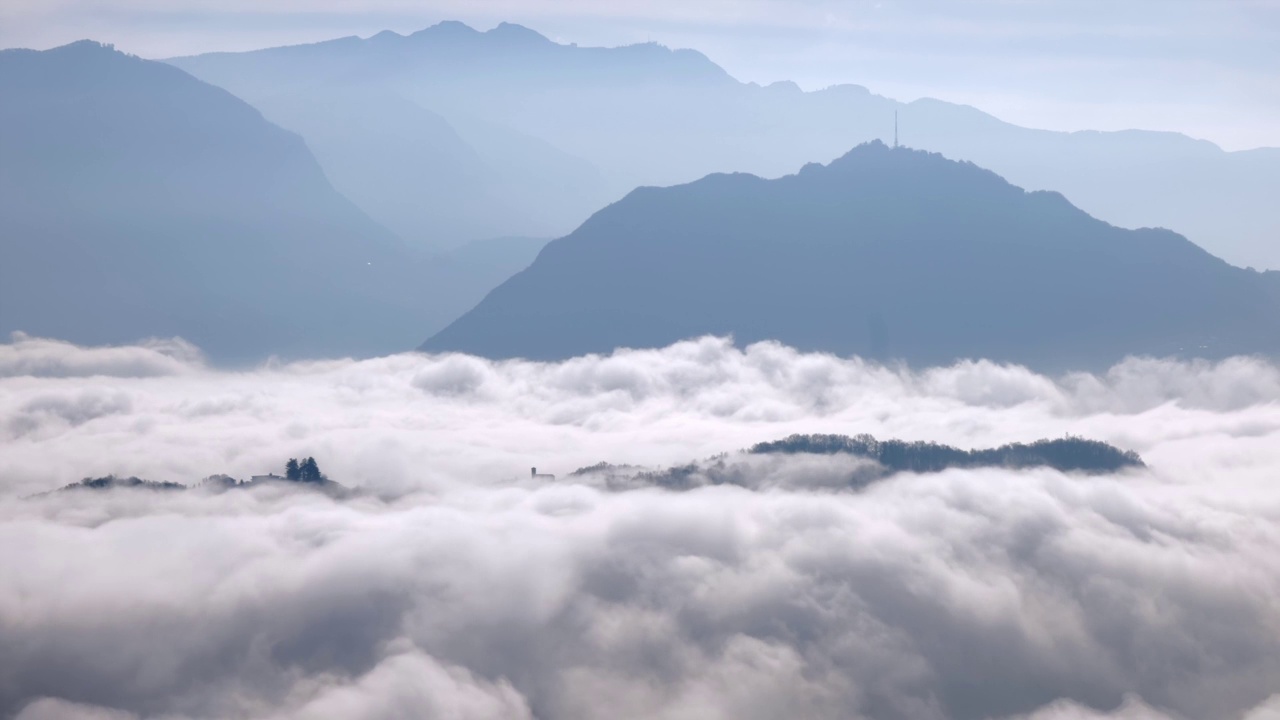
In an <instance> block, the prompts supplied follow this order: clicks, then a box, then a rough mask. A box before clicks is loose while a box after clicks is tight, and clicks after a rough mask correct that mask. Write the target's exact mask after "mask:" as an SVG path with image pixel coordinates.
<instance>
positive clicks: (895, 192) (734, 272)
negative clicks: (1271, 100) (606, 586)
mask: <svg viewBox="0 0 1280 720" xmlns="http://www.w3.org/2000/svg"><path fill="white" fill-rule="evenodd" d="M703 334H720V335H727V334H731V335H733V336H734V338H735V339H736V340H737V341H738V342H739V343H741V344H746V343H751V342H755V341H759V340H778V341H781V342H783V343H786V344H788V345H791V346H794V347H797V348H800V349H803V350H818V351H828V352H833V353H837V354H840V355H851V354H856V355H861V356H864V357H871V358H878V359H881V360H886V361H891V360H905V361H907V362H909V363H911V364H913V365H933V364H941V363H947V362H950V361H953V360H955V359H958V358H989V359H992V360H997V361H1011V362H1018V363H1024V364H1028V365H1030V366H1033V367H1036V368H1040V369H1045V370H1067V369H1080V368H1101V367H1105V366H1107V365H1109V364H1111V363H1114V362H1116V361H1118V360H1120V359H1122V358H1123V357H1124V356H1126V355H1131V354H1150V355H1157V356H1167V355H1175V356H1195V357H1223V356H1227V355H1234V354H1240V353H1272V354H1274V353H1276V352H1277V351H1280V273H1275V272H1268V273H1259V272H1255V271H1252V270H1245V269H1240V268H1236V267H1232V266H1231V265H1228V264H1227V263H1225V262H1223V261H1222V260H1220V259H1218V258H1215V257H1213V256H1212V255H1210V254H1209V253H1207V252H1205V251H1204V250H1202V249H1200V248H1199V247H1197V246H1195V245H1194V244H1192V243H1191V242H1189V241H1188V240H1187V239H1185V238H1183V237H1182V236H1180V235H1177V234H1175V233H1173V232H1170V231H1168V230H1152V229H1143V230H1125V229H1121V228H1117V227H1114V226H1111V225H1108V224H1107V223H1104V222H1101V221H1099V220H1095V219H1094V218H1092V217H1090V216H1089V215H1087V214H1086V213H1084V212H1083V211H1081V210H1079V209H1077V208H1076V207H1074V206H1073V205H1071V204H1070V203H1069V202H1067V200H1066V199H1064V198H1063V197H1062V196H1061V195H1059V194H1058V193H1052V192H1025V191H1023V190H1022V189H1020V188H1018V187H1015V186H1013V185H1011V184H1009V183H1008V182H1006V181H1005V180H1003V179H1002V178H1000V177H999V176H998V175H996V174H995V173H993V172H990V171H987V170H983V169H981V168H979V167H977V166H975V165H973V164H971V163H961V162H955V161H952V160H948V159H946V158H944V157H943V156H941V155H938V154H935V153H927V152H923V151H916V150H908V149H894V148H889V147H887V146H885V145H884V144H882V143H879V142H874V143H870V144H865V145H862V146H859V147H858V148H856V149H854V150H853V151H851V152H849V153H848V154H846V155H845V156H843V157H841V158H840V159H838V160H836V161H834V162H832V163H830V164H829V165H825V166H824V165H818V164H810V165H807V166H805V167H804V168H803V169H802V170H801V171H800V172H799V173H797V174H795V175H789V176H786V177H782V178H779V179H776V180H765V179H761V178H759V177H755V176H752V175H746V174H734V175H712V176H709V177H706V178H703V179H701V180H699V181H697V182H694V183H690V184H687V185H682V186H677V187H670V188H640V189H638V190H636V191H634V192H632V193H631V194H630V195H628V196H627V197H626V198H624V199H623V200H621V201H620V202H617V203H615V204H613V205H611V206H609V207H607V208H605V209H604V210H601V211H600V212H598V213H597V214H595V215H594V216H592V217H591V219H589V220H588V221H587V222H586V223H584V224H583V225H582V226H581V227H580V228H579V229H578V230H576V231H575V232H573V233H572V234H570V235H568V236H567V237H564V238H562V239H559V240H555V241H553V242H551V243H550V244H549V245H547V247H546V248H544V249H543V251H542V252H541V254H540V255H539V256H538V258H537V260H536V261H535V262H534V263H533V264H532V265H531V266H530V267H529V268H528V269H526V270H524V271H523V272H521V273H519V274H517V275H515V276H514V277H512V278H511V279H510V280H508V281H507V282H505V283H503V284H502V285H501V286H499V287H498V288H496V289H495V290H493V292H491V293H490V294H489V295H488V296H487V297H486V298H485V299H484V301H483V302H481V303H480V304H479V305H478V306H477V307H476V308H475V309H473V310H471V311H470V312H468V313H467V314H466V315H464V316H463V317H462V318H460V319H459V320H457V321H456V322H454V323H453V324H452V325H450V326H449V327H448V328H446V329H445V330H443V331H441V332H440V333H438V334H436V335H435V336H434V337H432V338H431V339H430V340H428V341H427V343H426V344H424V345H423V349H424V350H428V351H434V352H439V351H459V352H466V353H472V354H477V355H484V356H488V357H495V358H502V357H526V358H537V359H558V358H567V357H570V356H575V355H581V354H584V353H607V352H610V351H612V350H613V349H614V348H617V347H660V346H665V345H667V344H669V343H672V342H675V341H677V340H681V339H684V338H688V337H691V336H697V335H703Z"/></svg>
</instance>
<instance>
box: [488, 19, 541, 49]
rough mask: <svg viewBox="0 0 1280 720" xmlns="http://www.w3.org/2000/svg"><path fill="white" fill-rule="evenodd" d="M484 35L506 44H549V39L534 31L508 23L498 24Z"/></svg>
mask: <svg viewBox="0 0 1280 720" xmlns="http://www.w3.org/2000/svg"><path fill="white" fill-rule="evenodd" d="M485 35H492V36H493V37H495V38H500V39H502V40H504V41H507V42H519V43H524V44H534V43H538V44H541V43H550V42H551V40H550V39H548V38H547V37H546V36H545V35H543V34H541V33H539V32H537V31H536V30H530V29H529V28H527V27H525V26H523V25H517V24H515V23H509V22H501V23H498V25H497V27H495V28H493V29H492V30H490V31H488V32H486V33H485Z"/></svg>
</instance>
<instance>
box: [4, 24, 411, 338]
mask: <svg viewBox="0 0 1280 720" xmlns="http://www.w3.org/2000/svg"><path fill="white" fill-rule="evenodd" d="M0 96H2V97H4V98H5V102H4V103H0V333H5V334H7V333H8V332H10V331H14V330H21V331H25V332H28V333H33V334H38V335H49V336H55V337H59V338H64V339H68V340H72V341H76V342H84V343H113V342H128V341H134V340H137V339H139V338H143V337H148V336H171V335H180V336H183V337H185V338H187V339H188V340H190V341H192V342H195V343H196V344H198V345H199V346H201V347H202V348H203V349H205V351H206V352H208V353H209V354H210V355H211V356H212V357H213V358H214V359H215V360H226V361H238V360H251V359H257V358H261V357H264V356H266V355H268V354H280V355H285V356H303V355H306V356H316V355H347V354H356V355H364V354H374V353H384V352H390V351H394V350H399V349H403V348H404V347H406V346H411V345H412V344H413V342H414V341H415V340H420V336H419V337H418V338H416V339H412V338H413V335H414V334H415V333H420V332H421V330H420V326H421V323H423V322H429V321H430V314H429V312H427V309H426V308H424V305H425V303H424V300H423V297H424V296H423V291H422V288H421V287H419V285H420V284H419V283H418V281H417V275H416V273H415V266H416V264H417V262H418V261H417V260H416V259H415V258H414V256H413V255H411V254H410V253H409V252H408V251H407V250H406V249H405V247H404V246H403V244H402V243H401V242H400V241H399V239H398V238H396V237H395V236H394V235H392V234H391V233H390V232H388V231H387V230H386V229H384V228H383V227H381V226H379V225H378V224H376V223H375V222H373V221H372V220H370V219H369V218H368V216H366V215H365V214H364V213H362V212H361V211H360V210H358V209H357V208H356V207H355V206H354V205H352V204H351V203H350V202H349V201H347V200H346V199H345V198H344V197H342V196H341V195H340V194H338V193H337V192H336V191H335V190H334V189H333V188H332V187H331V186H330V185H329V183H328V181H327V180H326V179H325V176H324V174H323V172H322V171H321V170H320V167H319V166H318V165H317V164H316V162H315V160H314V158H312V156H311V155H310V153H309V152H308V150H307V147H306V145H305V144H304V143H303V142H302V140H301V139H300V138H298V137H297V136H296V135H293V134H291V133H289V132H286V131H284V130H282V129H280V128H278V127H276V126H274V125H272V124H270V123H268V122H267V121H266V120H264V119H263V118H262V116H261V115H260V114H259V113H258V112H257V111H256V110H254V109H253V108H252V107H250V106H248V105H247V104H245V103H244V102H242V101H240V100H238V99H237V98H235V97H233V96H232V95H230V94H228V93H227V92H226V91H225V90H222V89H220V88H216V87H213V86H211V85H208V84H206V83H203V82H201V81H199V80H197V79H195V78H193V77H191V76H190V75H187V74H186V73H184V72H182V71H181V70H179V69H177V68H174V67H171V66H169V65H165V64H163V63H157V62H150V61H146V60H141V59H139V58H136V57H131V56H127V55H124V54H121V53H118V52H115V51H114V50H112V49H110V48H109V47H106V46H102V45H99V44H97V43H92V42H88V41H84V42H80V43H75V44H73V45H69V46H65V47H62V48H57V49H54V50H48V51H44V52H36V51H29V50H8V51H4V52H0Z"/></svg>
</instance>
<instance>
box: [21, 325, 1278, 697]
mask: <svg viewBox="0 0 1280 720" xmlns="http://www.w3.org/2000/svg"><path fill="white" fill-rule="evenodd" d="M148 353H158V355H159V356H160V357H161V358H163V360H162V361H157V362H160V364H159V365H156V366H155V367H157V368H162V369H163V371H154V372H152V371H142V370H140V369H139V368H140V367H152V366H150V365H147V364H146V363H143V365H141V366H140V365H138V364H137V362H135V361H133V360H130V361H127V362H125V361H117V360H111V358H119V357H123V358H148V357H152V355H149V354H148ZM0 357H4V358H6V360H5V362H6V363H7V364H6V365H5V367H8V368H17V370H11V371H9V372H7V373H6V376H5V377H3V378H0V443H2V444H3V447H4V452H3V453H0V483H3V484H2V485H0V552H2V553H3V554H4V557H3V567H4V572H3V573H0V647H2V648H4V652H3V653H0V713H3V714H10V713H19V712H20V713H21V715H20V717H22V718H23V719H24V720H35V719H40V718H62V717H84V718H110V719H112V720H114V719H115V718H272V719H274V718H318V717H372V718H399V717H424V716H429V717H440V718H498V717H502V718H520V717H528V718H595V717H636V718H639V717H645V718H651V717H652V718H776V717H788V716H789V717H813V718H828V717H829V718H923V719H926V720H927V719H930V718H938V719H942V718H973V719H979V718H1018V719H1028V720H1086V719H1087V720H1102V719H1106V720H1180V719H1183V718H1222V719H1223V720H1265V719H1266V718H1269V717H1272V716H1274V715H1275V714H1276V712H1277V711H1278V710H1280V699H1277V698H1275V697H1273V696H1275V695H1276V694H1277V692H1280V604H1278V603H1277V602H1276V600H1275V598H1277V597H1280V487H1278V486H1277V485H1276V484H1275V482H1274V478H1275V477H1276V471H1277V469H1280V442H1277V441H1278V440H1280V380H1278V378H1280V369H1278V368H1277V367H1276V366H1275V365H1273V364H1270V363H1268V362H1266V361H1262V360H1256V359H1243V358H1238V359H1233V360H1229V361H1226V362H1223V363H1217V364H1207V363H1179V362H1173V361H1158V360H1131V361H1128V362H1126V363H1123V364H1121V365H1119V366H1117V367H1116V368H1113V369H1112V370H1111V371H1110V372H1108V373H1106V374H1103V375H1099V376H1087V375H1070V376H1065V377H1046V376H1042V375H1037V374H1034V373H1031V372H1029V371H1027V370H1025V369H1022V368H1018V367H1013V366H1000V365H995V364H991V363H985V362H975V363H962V364H958V365H955V366H953V367H948V368H936V369H930V370H923V371H913V370H909V369H906V368H894V367H883V366H879V365H874V364H869V363H865V362H862V361H859V360H856V359H841V358H836V357H832V356H827V355H818V354H803V353H798V352H796V351H794V350H791V349H789V348H786V347H782V346H779V345H776V344H769V343H765V344H759V345H753V346H751V347H748V348H736V347H734V346H733V345H732V344H731V343H729V342H728V341H725V340H720V339H715V338H706V339H702V340H697V341H690V342H686V343H680V344H677V345H674V346H672V347H669V348H665V349H661V350H644V351H620V352H618V353H615V354H613V355H611V356H608V357H585V358H577V359H573V360H569V361H565V362H562V363H532V362H524V361H505V362H493V361H487V360H483V359H479V358H472V357H466V356H458V355H444V356H427V355H417V354H407V355H399V356H393V357H387V358H380V359H375V360H367V361H359V362H356V361H328V362H311V363H296V364H288V365H268V366H265V367H262V368H258V369H254V370H248V371H237V372H229V371H219V370H214V369H210V368H208V367H205V366H204V365H203V364H202V363H201V362H200V360H199V357H198V354H184V353H174V352H169V351H164V352H160V351H157V350H155V348H154V347H153V348H117V349H113V350H107V349H91V348H77V347H74V346H71V345H65V344H60V343H50V342H46V341H38V340H33V339H30V338H19V339H18V340H17V341H16V342H15V343H13V344H11V345H9V346H2V347H0ZM32 357H38V358H39V361H38V362H37V361H35V360H32ZM50 368H53V369H52V370H50ZM69 368H70V369H74V371H72V370H68V369H69ZM792 432H834V433H848V434H853V433H859V432H869V433H873V434H875V435H877V436H880V437H900V438H905V439H921V440H935V441H940V442H947V443H950V444H955V445H959V446H965V447H970V446H990V445H998V444H1001V443H1004V442H1009V441H1019V440H1034V439H1037V438H1040V437H1057V436H1061V435H1063V434H1065V433H1071V434H1076V435H1084V436H1088V437H1092V438H1097V439H1100V440H1106V441H1109V442H1112V443H1115V444H1117V445H1119V446H1121V447H1124V448H1126V449H1133V450H1136V451H1138V452H1139V453H1141V454H1142V455H1143V458H1144V459H1145V460H1146V461H1147V463H1148V465H1149V469H1147V470H1144V471H1141V472H1128V473H1125V474H1123V475H1119V476H1072V475H1063V474H1061V473H1057V472H1054V471H1051V470H1032V471H1022V472H1014V471H1007V470H998V469H996V470H982V471H959V470H954V471H948V472H943V473H938V474H932V475H920V476H916V475H898V476H894V477H893V478H890V479H888V480H885V481H881V482H878V483H875V484H873V485H871V486H870V487H868V488H867V489H865V490H861V491H858V492H852V491H849V490H847V489H841V488H839V487H838V484H837V483H834V482H831V481H830V479H831V478H832V477H835V476H838V475H840V474H841V473H844V472H847V471H848V470H849V466H848V465H847V464H845V465H841V464H840V463H841V462H845V461H842V460H840V459H832V458H825V459H823V458H806V457H794V458H786V457H770V458H762V459H752V460H749V461H745V460H744V461H741V462H740V463H739V464H738V465H736V466H735V468H736V470H735V472H739V473H743V474H746V475H753V474H754V475H758V476H759V477H761V478H763V479H764V480H762V481H760V482H755V483H746V484H747V485H748V486H749V487H738V486H718V487H705V488H699V489H696V490H692V491H689V492H682V493H671V492H665V491H662V490H659V489H655V488H640V489H633V490H627V491H610V490H608V489H606V488H604V487H602V486H598V485H592V484H590V483H585V482H578V481H575V480H574V479H573V478H568V477H566V474H567V471H569V470H572V469H573V468H576V467H579V466H584V465H589V464H592V463H594V462H596V461H599V460H608V461H612V462H618V463H633V464H639V465H665V464H672V463H677V462H682V461H687V460H691V459H695V458H702V457H706V456H709V455H712V454H714V453H718V452H721V451H733V450H735V449H737V448H742V447H746V446H748V445H750V444H752V443H754V442H758V441H761V440H768V439H774V438H778V437H781V436H784V435H787V434H790V433H792ZM299 455H314V456H316V457H317V458H318V459H319V461H320V462H321V465H322V467H323V469H324V470H325V471H326V472H327V473H328V474H329V475H330V476H332V477H333V478H334V479H336V480H338V481H340V482H344V483H347V484H350V485H360V486H362V487H364V488H366V489H368V490H370V491H371V492H370V493H368V494H366V495H364V496H361V497H358V498H355V499H351V500H348V501H345V502H337V501H334V500H331V499H329V498H327V497H324V496H321V495H318V494H312V493H306V492H288V491H286V490H281V489H278V488H276V489H272V488H262V489H260V490H253V491H241V492H228V493H223V494H214V493H204V492H188V493H177V494H168V493H149V492H145V491H114V492H111V493H106V494H98V493H74V494H53V495H46V496H42V497H35V498H28V499H24V498H26V496H29V495H31V494H33V493H36V492H40V491H44V490H48V489H51V488H54V487H57V486H59V485H62V484H66V483H68V482H71V481H73V480H75V479H78V478H79V477H82V476H85V475H100V474H105V473H108V472H115V473H120V474H129V475H138V476H141V477H146V478H148V479H152V480H171V481H172V480H176V481H185V482H191V481H193V480H195V479H198V478H199V477H201V476H203V475H207V474H211V473H214V472H229V473H231V474H233V475H238V476H240V477H245V476H247V475H250V474H256V473H261V472H266V471H267V470H273V469H274V470H277V471H278V470H279V466H280V465H281V463H282V461H283V459H284V458H287V457H290V456H299ZM533 465H537V466H538V467H539V471H540V472H552V473H557V474H558V475H559V479H558V480H557V481H555V482H546V481H539V482H534V481H533V480H532V479H530V478H529V477H528V468H529V467H530V466H533ZM769 478H785V479H786V482H769V481H767V480H768V479H769ZM806 481H807V482H806Z"/></svg>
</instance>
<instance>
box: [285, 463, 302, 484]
mask: <svg viewBox="0 0 1280 720" xmlns="http://www.w3.org/2000/svg"><path fill="white" fill-rule="evenodd" d="M284 476H285V479H286V480H301V479H302V469H301V468H299V467H298V458H289V462H287V463H285V464H284Z"/></svg>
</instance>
